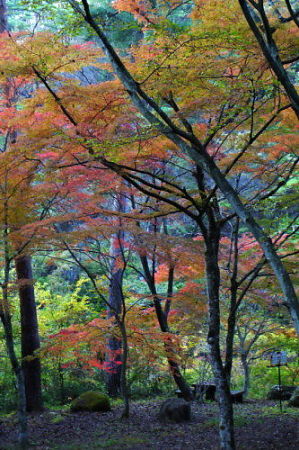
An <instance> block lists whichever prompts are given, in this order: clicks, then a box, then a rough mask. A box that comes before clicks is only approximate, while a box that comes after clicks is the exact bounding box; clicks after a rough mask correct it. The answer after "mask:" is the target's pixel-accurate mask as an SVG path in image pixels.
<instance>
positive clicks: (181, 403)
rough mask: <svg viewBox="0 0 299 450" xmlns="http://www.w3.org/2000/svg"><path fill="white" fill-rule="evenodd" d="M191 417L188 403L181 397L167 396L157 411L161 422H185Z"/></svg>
mask: <svg viewBox="0 0 299 450" xmlns="http://www.w3.org/2000/svg"><path fill="white" fill-rule="evenodd" d="M190 418H191V407H190V403H188V402H186V401H185V400H184V399H182V398H169V399H168V400H166V401H165V402H163V403H162V405H161V407H160V411H159V420H160V421H161V422H167V421H170V422H175V423H179V422H185V421H188V420H190Z"/></svg>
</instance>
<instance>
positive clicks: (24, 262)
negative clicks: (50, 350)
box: [15, 255, 43, 412]
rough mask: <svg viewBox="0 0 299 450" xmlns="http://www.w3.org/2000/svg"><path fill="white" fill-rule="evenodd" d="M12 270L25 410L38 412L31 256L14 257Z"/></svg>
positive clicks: (38, 372)
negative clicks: (15, 283) (18, 313)
mask: <svg viewBox="0 0 299 450" xmlns="http://www.w3.org/2000/svg"><path fill="white" fill-rule="evenodd" d="M15 268H16V273H17V279H18V283H19V297H20V311H21V350H22V358H23V362H22V368H23V372H24V378H25V389H26V404H27V411H28V412H38V411H41V410H42V409H43V402H42V387H41V364H40V359H39V358H37V357H35V352H36V351H37V350H38V349H39V347H40V340H39V334H38V321H37V313H36V304H35V296H34V287H33V279H32V266H31V257H30V256H28V255H21V256H18V257H17V258H16V259H15ZM28 357H29V358H28ZM27 358H28V359H27Z"/></svg>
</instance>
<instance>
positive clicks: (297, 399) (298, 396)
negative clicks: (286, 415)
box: [288, 386, 299, 407]
mask: <svg viewBox="0 0 299 450" xmlns="http://www.w3.org/2000/svg"><path fill="white" fill-rule="evenodd" d="M288 406H297V407H299V386H297V387H296V389H295V390H294V392H293V394H292V397H291V398H290V401H289V403H288Z"/></svg>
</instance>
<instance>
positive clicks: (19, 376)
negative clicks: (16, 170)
mask: <svg viewBox="0 0 299 450" xmlns="http://www.w3.org/2000/svg"><path fill="white" fill-rule="evenodd" d="M6 206H7V202H5V204H4V211H6V212H7V208H6ZM5 223H6V224H7V217H6V216H5ZM3 238H4V239H3V241H4V257H5V265H4V280H3V283H2V299H1V303H0V319H1V322H2V324H3V328H4V336H5V343H6V349H7V354H8V357H9V360H10V364H11V367H12V370H13V372H14V375H15V377H16V381H17V392H18V416H19V443H20V447H21V448H22V449H25V448H27V446H28V432H27V415H26V394H25V381H24V374H23V370H22V366H21V365H20V364H19V361H18V358H17V355H16V352H15V347H14V337H13V330H12V323H11V316H10V312H9V302H8V282H9V272H10V260H9V249H8V227H7V226H5V227H4V233H3Z"/></svg>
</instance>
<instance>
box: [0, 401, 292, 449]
mask: <svg viewBox="0 0 299 450" xmlns="http://www.w3.org/2000/svg"><path fill="white" fill-rule="evenodd" d="M161 403H162V400H159V401H158V400H157V401H149V402H146V403H144V402H134V403H132V405H131V416H130V418H129V419H124V420H120V416H121V411H122V407H121V406H115V407H113V409H112V411H110V412H107V413H76V414H70V413H69V412H68V411H65V410H63V411H50V410H47V411H45V412H44V413H43V414H40V415H33V416H30V418H29V429H30V437H31V441H32V444H33V446H34V448H35V449H45V450H47V449H57V450H58V449H59V450H62V449H63V450H67V449H69V450H70V449H76V450H77V449H78V450H80V449H82V450H83V449H89V450H92V449H101V448H111V449H136V450H139V449H156V450H158V449H159V450H161V449H165V450H166V449H167V450H168V449H177V450H178V449H188V450H189V449H202V450H215V449H217V448H219V441H218V430H217V426H218V425H217V423H218V421H217V405H216V404H215V403H206V404H200V403H195V402H194V403H193V404H192V420H191V421H190V422H188V423H183V424H173V423H168V424H161V423H160V422H159V421H158V418H157V414H158V411H159V407H160V404H161ZM283 409H284V412H283V413H282V414H280V412H279V408H278V406H277V405H275V403H273V402H246V403H244V404H241V405H235V423H236V442H237V449H238V450H241V449H246V450H249V449H250V450H254V449H258V450H279V449H280V450H286V449H287V450H295V449H296V450H297V449H298V448H299V411H298V410H296V409H295V408H294V409H291V408H286V407H284V408H283ZM16 447H17V425H16V417H15V416H14V415H10V416H6V417H2V418H1V419H0V449H1V450H2V449H5V450H7V449H15V448H16Z"/></svg>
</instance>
